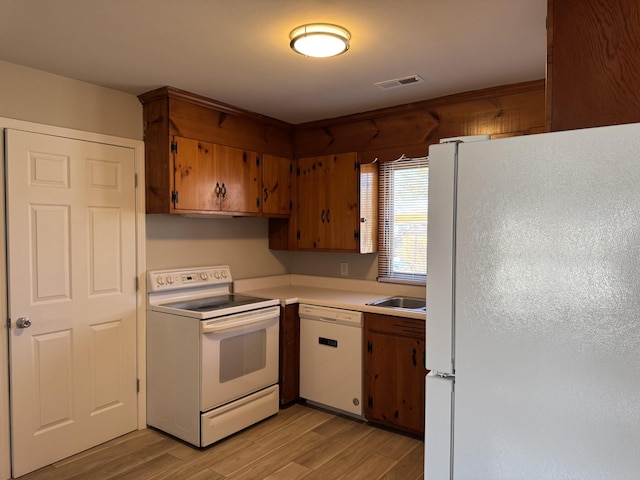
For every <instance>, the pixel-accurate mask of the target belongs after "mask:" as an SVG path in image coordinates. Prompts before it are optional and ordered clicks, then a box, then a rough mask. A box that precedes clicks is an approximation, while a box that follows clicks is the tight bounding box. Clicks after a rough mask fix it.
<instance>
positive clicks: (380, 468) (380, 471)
mask: <svg viewBox="0 0 640 480" xmlns="http://www.w3.org/2000/svg"><path fill="white" fill-rule="evenodd" d="M397 463H398V462H397V460H394V459H392V458H389V457H387V456H385V455H381V454H379V453H376V454H374V455H371V456H370V457H367V459H366V461H364V462H360V463H359V464H358V465H356V466H355V467H354V468H352V469H351V470H349V471H348V472H347V473H345V474H344V475H343V476H342V477H340V479H345V480H377V479H379V478H381V477H382V476H383V475H384V474H385V473H386V472H388V471H389V470H391V468H392V467H393V466H394V465H396V464H397ZM336 480H338V478H336Z"/></svg>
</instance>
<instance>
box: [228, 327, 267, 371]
mask: <svg viewBox="0 0 640 480" xmlns="http://www.w3.org/2000/svg"><path fill="white" fill-rule="evenodd" d="M266 364H267V331H266V330H265V329H262V330H258V331H257V332H249V333H245V334H242V335H237V336H234V337H229V338H224V339H222V340H221V342H220V383H225V382H228V381H230V380H234V379H236V378H240V377H243V376H244V375H248V374H250V373H252V372H256V371H258V370H261V369H263V368H265V366H266Z"/></svg>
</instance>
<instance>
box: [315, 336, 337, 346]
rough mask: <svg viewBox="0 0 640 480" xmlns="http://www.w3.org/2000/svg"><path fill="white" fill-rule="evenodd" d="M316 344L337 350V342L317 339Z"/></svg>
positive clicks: (321, 338)
mask: <svg viewBox="0 0 640 480" xmlns="http://www.w3.org/2000/svg"><path fill="white" fill-rule="evenodd" d="M318 343H319V344H320V345H326V346H328V347H334V348H338V341H337V340H333V339H331V338H325V337H318Z"/></svg>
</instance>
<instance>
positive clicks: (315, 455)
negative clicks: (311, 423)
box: [295, 422, 370, 470]
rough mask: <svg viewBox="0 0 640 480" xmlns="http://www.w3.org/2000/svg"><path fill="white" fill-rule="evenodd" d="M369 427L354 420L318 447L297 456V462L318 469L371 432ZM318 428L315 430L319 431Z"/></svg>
mask: <svg viewBox="0 0 640 480" xmlns="http://www.w3.org/2000/svg"><path fill="white" fill-rule="evenodd" d="M369 428H370V427H367V426H365V425H364V424H360V423H355V422H352V423H351V425H349V426H347V427H346V428H345V429H343V430H342V431H341V432H340V433H338V434H336V435H334V436H333V437H330V438H328V439H327V441H325V442H323V443H322V444H321V445H319V446H318V448H315V449H314V450H312V451H310V452H307V453H305V454H304V455H302V456H300V457H296V458H295V462H296V463H299V464H300V465H304V466H305V467H309V468H310V469H312V470H316V469H317V468H319V467H320V466H322V465H324V464H325V463H327V462H329V461H331V460H332V459H334V458H335V457H336V456H338V455H340V454H341V453H342V452H344V451H348V450H349V449H350V448H351V446H352V445H353V444H354V443H356V442H358V441H360V440H361V439H362V438H363V437H364V436H365V435H366V434H367V433H368V432H369ZM317 430H318V429H315V430H313V431H314V432H317Z"/></svg>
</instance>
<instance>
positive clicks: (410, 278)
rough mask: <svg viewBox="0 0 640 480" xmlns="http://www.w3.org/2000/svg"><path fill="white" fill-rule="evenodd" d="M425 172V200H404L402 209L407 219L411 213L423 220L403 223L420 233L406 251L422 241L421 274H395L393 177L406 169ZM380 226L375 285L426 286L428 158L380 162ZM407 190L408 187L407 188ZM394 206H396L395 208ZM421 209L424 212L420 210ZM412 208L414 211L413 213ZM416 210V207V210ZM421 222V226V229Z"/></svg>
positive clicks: (400, 272) (396, 271) (407, 158)
mask: <svg viewBox="0 0 640 480" xmlns="http://www.w3.org/2000/svg"><path fill="white" fill-rule="evenodd" d="M417 168H426V192H425V194H426V198H424V197H420V198H424V200H418V201H417V202H410V201H409V202H407V201H406V199H405V202H404V207H405V208H408V209H409V211H407V212H406V213H405V215H407V216H411V214H412V213H411V211H413V214H414V215H416V216H417V217H418V218H419V217H420V216H424V220H422V221H421V220H418V221H413V222H412V221H406V222H404V223H405V225H406V226H408V227H411V225H412V224H414V225H419V226H420V229H423V233H416V234H415V235H414V236H413V237H414V246H413V247H411V246H409V247H407V250H414V251H415V249H416V247H415V244H416V239H417V240H418V243H419V240H420V239H421V238H424V246H423V248H422V246H420V250H423V253H422V254H423V255H424V257H421V258H419V259H418V263H419V264H423V265H424V273H422V272H420V273H416V272H402V271H398V270H397V267H396V266H394V264H395V262H394V258H396V262H397V257H398V253H397V251H396V250H397V248H398V244H397V242H395V238H394V237H395V232H394V230H395V229H396V228H397V225H398V222H397V217H398V214H397V203H398V202H397V201H394V199H396V200H397V198H398V196H396V194H395V189H396V186H395V182H394V176H395V174H396V172H400V171H406V170H409V169H417ZM379 180H380V182H379V212H380V213H379V217H380V218H379V225H380V231H379V235H378V281H379V282H385V283H402V284H408V285H425V284H426V280H427V273H426V259H427V248H426V247H427V225H428V195H429V187H428V184H429V158H428V157H415V158H409V157H405V156H404V155H403V156H402V157H400V158H399V159H397V160H394V161H390V162H383V163H381V165H380V177H379ZM415 187H418V188H421V185H420V184H419V183H416V184H415ZM407 188H409V185H408V186H407ZM394 205H395V206H394ZM422 205H424V207H425V208H424V210H422V209H420V208H419V207H420V206H422ZM411 207H414V208H413V210H412V209H411ZM415 207H418V208H417V209H416V208H415ZM421 222H424V224H423V225H420V223H421Z"/></svg>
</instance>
